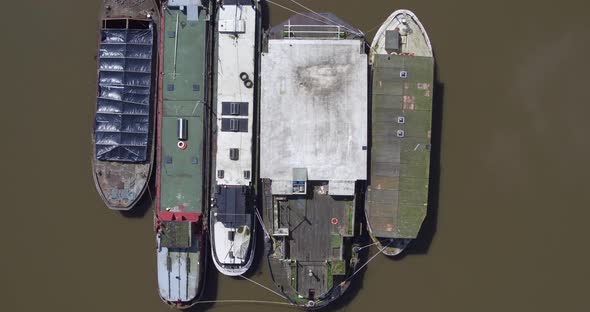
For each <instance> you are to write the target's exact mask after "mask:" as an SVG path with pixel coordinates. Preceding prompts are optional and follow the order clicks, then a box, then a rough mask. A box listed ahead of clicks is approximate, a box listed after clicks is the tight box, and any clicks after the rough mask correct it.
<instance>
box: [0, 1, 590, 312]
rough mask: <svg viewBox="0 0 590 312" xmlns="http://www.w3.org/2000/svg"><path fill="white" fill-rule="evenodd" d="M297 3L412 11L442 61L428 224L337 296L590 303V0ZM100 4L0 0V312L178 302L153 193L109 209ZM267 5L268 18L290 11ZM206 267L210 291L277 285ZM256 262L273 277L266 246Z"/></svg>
mask: <svg viewBox="0 0 590 312" xmlns="http://www.w3.org/2000/svg"><path fill="white" fill-rule="evenodd" d="M274 1H275V2H277V3H281V4H284V5H287V6H289V7H291V8H293V9H295V10H297V11H302V9H301V8H298V7H297V6H296V5H295V4H293V3H291V2H290V1H287V0H274ZM301 3H303V4H305V5H306V6H308V7H310V8H312V9H314V10H316V11H319V12H321V11H331V12H333V13H335V14H336V15H338V16H339V17H341V18H342V19H344V20H345V21H347V22H349V23H351V24H352V25H355V26H357V27H358V28H360V29H362V30H363V31H365V32H367V36H368V38H369V40H371V39H372V36H373V35H374V33H375V31H376V28H375V27H377V26H379V25H380V24H381V23H382V22H383V21H384V20H385V18H386V17H387V16H388V15H389V14H390V13H391V12H393V11H394V10H396V9H398V8H407V9H411V10H413V11H414V12H415V13H416V14H417V15H418V17H419V18H420V19H421V21H422V23H423V24H424V25H425V27H426V28H427V30H428V33H429V35H430V38H431V40H432V44H433V46H434V50H435V56H436V63H437V77H436V79H437V81H438V84H437V89H436V90H435V98H436V102H435V105H436V107H437V108H436V109H437V110H438V114H437V115H438V120H437V121H435V127H434V129H435V130H437V131H438V133H439V134H440V138H441V140H440V141H441V144H440V146H441V148H440V153H439V154H440V155H438V156H437V158H439V159H438V160H435V161H437V162H438V163H439V164H440V165H439V166H438V167H439V168H438V170H436V171H438V172H435V174H436V175H437V176H438V178H436V179H435V180H437V182H438V183H437V185H438V186H437V189H438V192H436V193H437V194H436V196H435V197H434V199H435V200H434V201H433V202H434V203H433V205H432V206H431V207H430V212H429V213H430V215H429V218H428V220H427V222H426V224H425V228H424V230H423V231H422V233H421V237H420V239H419V240H418V241H417V242H416V243H415V244H414V246H413V247H412V248H411V249H410V250H409V252H408V253H407V254H406V255H405V256H404V257H402V258H399V259H388V258H386V257H385V256H381V255H380V256H378V257H376V258H375V260H373V261H372V262H371V263H370V264H369V265H368V267H367V269H366V270H364V271H363V273H362V274H360V275H358V276H357V279H356V280H355V281H354V283H353V286H352V291H350V292H349V293H347V294H346V295H345V296H344V298H342V300H340V301H339V302H337V303H335V304H334V305H333V306H332V307H331V308H329V309H328V310H329V311H405V312H407V311H588V310H589V309H590V303H589V302H588V292H589V291H590V284H589V282H590V248H588V240H587V239H588V238H589V237H590V235H589V234H588V228H589V226H588V221H589V220H590V204H589V203H590V191H589V189H590V181H589V180H588V177H589V176H590V163H589V161H590V140H589V139H588V138H587V137H586V135H588V134H589V133H590V122H589V121H588V119H589V118H590V102H589V101H588V96H587V95H588V90H589V89H590V84H589V83H590V79H589V78H588V72H590V65H589V64H590V62H589V61H588V56H589V55H590V53H589V50H590V35H589V33H590V19H588V13H587V12H588V11H587V10H588V8H589V7H590V6H589V5H587V4H585V3H586V1H581V0H580V1H573V0H563V1H543V0H536V1H532V0H521V1H472V0H456V1H455V0H448V1H426V0H420V1H391V0H390V1H384V0H379V1H376V0H375V1H374V0H366V1H350V0H316V1H309V0H308V1H303V0H301ZM99 4H100V2H99V1H98V0H85V1H73V0H69V1H68V0H54V1H40V0H35V1H32V0H25V1H6V2H5V3H3V7H4V10H3V11H4V16H3V17H2V19H1V22H0V23H1V24H0V25H1V26H2V27H1V28H0V29H2V34H3V36H2V42H3V44H2V47H1V49H0V53H1V54H2V58H1V59H2V61H3V62H2V63H3V66H2V71H3V73H2V76H1V77H2V78H1V79H2V83H1V86H2V94H3V99H2V107H3V109H4V111H3V112H2V114H1V115H2V117H1V120H2V123H1V131H0V133H1V141H0V142H1V143H2V146H3V148H2V161H1V162H0V166H1V167H0V168H1V171H0V172H1V173H2V177H3V187H2V198H3V204H2V209H3V210H4V212H5V213H4V215H3V217H2V221H3V222H2V226H1V227H0V231H1V232H2V235H1V240H0V243H1V246H2V253H1V254H2V256H1V258H0V270H1V271H0V272H1V275H0V276H1V285H0V288H1V291H0V298H2V299H3V300H2V301H1V303H0V310H1V311H144V312H148V311H170V309H169V308H168V307H167V306H166V305H165V304H164V303H162V302H161V301H160V299H159V297H158V294H157V288H156V287H157V286H156V263H155V259H156V258H155V240H154V233H153V231H152V214H153V211H152V207H151V204H150V200H149V196H147V197H146V200H144V202H143V203H142V205H141V207H140V208H138V210H137V211H136V212H135V213H132V214H126V215H122V214H120V213H118V212H113V211H109V210H108V209H107V208H106V207H105V206H104V205H103V203H102V201H101V199H100V197H99V196H98V194H97V192H96V190H95V187H94V184H93V182H92V178H91V169H90V154H91V150H92V149H91V141H90V129H91V126H92V115H91V114H92V110H93V106H94V95H95V74H96V71H95V70H96V68H95V66H96V64H95V60H94V55H95V53H96V30H97V15H98V10H99ZM269 9H270V11H269V12H270V23H271V24H276V23H279V22H280V21H282V20H283V19H286V18H287V17H288V16H289V15H291V13H290V12H288V11H285V10H284V9H281V8H278V7H276V6H274V5H272V4H271V5H269ZM372 29H373V30H372ZM441 113H442V114H441ZM440 115H442V118H441V117H440ZM437 128H438V129H437ZM435 138H436V133H435ZM374 252H375V250H374V249H373V250H371V252H370V253H371V254H372V253H374ZM209 269H210V272H209V274H208V276H207V279H208V281H207V286H206V287H207V291H206V295H205V298H204V299H205V300H229V299H250V300H263V301H280V300H281V299H280V298H278V297H276V296H275V295H274V294H272V293H270V292H268V291H266V290H264V289H262V288H261V287H258V286H256V285H254V284H252V283H250V282H248V281H246V280H239V279H232V278H227V277H225V276H221V275H220V274H217V273H216V271H215V269H214V267H213V266H211V267H210V268H209ZM250 277H251V278H252V279H254V280H256V281H257V282H259V283H262V284H264V285H267V286H269V287H273V285H272V283H271V280H270V277H269V274H268V269H267V267H266V264H265V263H264V262H263V261H260V262H259V263H258V264H257V266H256V269H255V270H253V272H252V274H251V275H250ZM200 310H207V311H215V312H217V311H219V312H221V311H259V312H262V311H295V310H294V309H293V308H289V307H284V306H280V305H270V304H252V303H249V304H244V303H217V304H207V305H200V306H197V309H195V311H200Z"/></svg>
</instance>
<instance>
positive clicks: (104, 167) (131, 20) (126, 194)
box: [92, 0, 160, 210]
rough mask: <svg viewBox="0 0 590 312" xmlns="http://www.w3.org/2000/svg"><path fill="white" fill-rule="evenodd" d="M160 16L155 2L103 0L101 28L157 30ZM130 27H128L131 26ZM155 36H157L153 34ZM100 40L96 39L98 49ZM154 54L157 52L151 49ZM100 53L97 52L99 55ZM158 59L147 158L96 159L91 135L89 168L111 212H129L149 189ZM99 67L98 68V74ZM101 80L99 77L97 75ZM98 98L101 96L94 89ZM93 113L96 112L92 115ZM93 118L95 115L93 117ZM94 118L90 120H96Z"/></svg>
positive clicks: (153, 70) (152, 159)
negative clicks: (147, 26) (144, 27)
mask: <svg viewBox="0 0 590 312" xmlns="http://www.w3.org/2000/svg"><path fill="white" fill-rule="evenodd" d="M159 17H160V15H159V10H158V7H157V4H156V2H155V0H145V1H141V2H132V1H114V0H104V1H103V3H102V7H101V18H100V27H101V29H108V28H107V27H110V26H109V25H114V24H117V25H118V26H117V27H122V28H123V27H124V28H128V27H134V26H133V25H134V24H137V25H139V27H141V26H143V25H147V24H149V23H153V25H155V26H154V27H155V28H156V29H157V25H158V24H159V22H160V18H159ZM130 24H131V26H130ZM155 36H157V34H155ZM101 40H102V38H99V47H100V42H101ZM152 53H153V54H156V50H155V49H153V50H152ZM99 54H100V53H99ZM157 63H158V62H157V57H153V62H152V65H151V67H152V74H151V82H150V84H151V85H152V88H151V90H152V92H151V94H150V95H149V107H148V108H147V110H148V111H149V116H150V117H149V125H150V126H149V134H148V142H147V146H148V150H147V153H146V154H147V157H146V159H145V160H144V161H140V162H121V161H108V160H99V159H97V156H96V155H97V147H96V143H97V140H96V135H95V132H94V131H95V129H96V128H95V129H93V133H92V143H93V144H92V145H93V154H92V167H93V170H92V172H93V180H94V183H95V185H96V188H97V191H98V193H99V195H100V196H101V198H102V199H103V201H104V202H105V204H106V205H107V207H109V208H110V209H113V210H129V209H131V208H133V206H134V205H135V204H136V203H137V202H138V201H139V200H140V198H141V197H142V195H143V194H144V193H145V191H146V189H147V188H148V182H149V179H150V176H151V173H152V169H153V161H154V152H155V144H154V138H155V131H154V127H155V118H156V114H155V108H154V107H155V102H156V97H157V94H156V92H155V89H156V85H157V78H158V77H157V75H156V74H155V69H156V68H157V66H158V65H157ZM100 66H101V64H98V65H97V68H98V69H99V73H100V68H101V67H100ZM99 81H100V76H99ZM97 96H99V97H100V96H101V94H100V92H98V90H97ZM94 113H96V111H95V112H94ZM94 117H95V118H96V116H94ZM95 118H93V120H94V119H95Z"/></svg>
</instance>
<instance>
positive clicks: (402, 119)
mask: <svg viewBox="0 0 590 312" xmlns="http://www.w3.org/2000/svg"><path fill="white" fill-rule="evenodd" d="M397 123H400V124H404V123H406V117H404V116H399V117H397Z"/></svg>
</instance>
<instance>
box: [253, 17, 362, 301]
mask: <svg viewBox="0 0 590 312" xmlns="http://www.w3.org/2000/svg"><path fill="white" fill-rule="evenodd" d="M262 49H263V52H262V55H261V82H260V85H261V100H260V179H261V184H262V192H263V194H262V196H261V197H262V206H263V215H264V224H265V227H264V228H265V232H266V233H268V235H267V236H268V237H267V238H268V239H267V244H268V245H267V248H266V250H268V263H269V266H270V272H271V276H272V278H273V281H274V283H275V284H276V286H277V288H278V290H279V291H280V292H281V293H282V294H283V295H284V296H285V298H286V299H288V300H290V301H291V302H292V303H293V304H295V305H297V306H300V307H303V308H306V309H317V308H321V307H324V306H326V305H328V304H329V303H330V302H333V301H334V300H336V299H337V298H339V297H340V296H342V294H343V293H344V292H345V291H346V290H347V289H348V287H349V285H350V283H351V281H352V277H353V276H354V273H355V271H356V269H357V265H358V263H359V255H358V250H359V249H358V248H355V247H357V246H358V244H359V238H360V226H359V222H357V221H356V220H357V211H359V212H361V210H360V209H361V208H360V207H361V206H360V205H361V204H362V203H363V198H364V197H363V192H364V190H365V187H366V186H365V181H366V179H367V140H368V139H367V118H368V92H367V89H368V81H367V80H368V75H367V74H368V73H367V54H366V53H365V41H364V35H363V34H362V32H361V31H359V30H358V29H355V28H354V27H352V26H350V25H348V24H346V23H345V22H344V21H342V20H340V19H339V18H338V17H336V16H334V15H333V14H329V13H323V14H319V13H318V14H315V15H295V16H293V17H291V18H290V19H289V20H288V21H286V22H284V23H282V24H280V25H278V26H275V27H273V28H272V29H271V30H270V33H269V34H268V36H267V38H266V39H265V42H264V43H263V48H262Z"/></svg>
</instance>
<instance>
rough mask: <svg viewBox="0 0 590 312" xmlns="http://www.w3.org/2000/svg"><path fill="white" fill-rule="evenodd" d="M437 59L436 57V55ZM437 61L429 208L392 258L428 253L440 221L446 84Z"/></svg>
mask: <svg viewBox="0 0 590 312" xmlns="http://www.w3.org/2000/svg"><path fill="white" fill-rule="evenodd" d="M435 59H436V57H435ZM437 67H438V66H437V63H436V62H435V63H434V88H433V99H432V131H431V152H430V181H429V187H428V208H427V210H426V218H425V220H424V223H422V227H421V228H420V232H419V233H418V238H417V239H415V240H413V241H412V242H411V243H410V245H409V246H408V247H407V248H406V250H404V251H403V252H402V253H401V254H400V255H398V256H395V257H389V258H390V259H392V260H401V259H403V258H404V257H405V256H406V255H413V254H427V253H428V249H429V248H430V244H431V243H432V239H433V238H434V235H435V234H436V227H437V221H438V205H439V201H438V200H439V189H440V152H441V143H442V125H443V108H444V107H443V101H444V84H443V83H442V82H441V81H440V80H439V79H438V72H437Z"/></svg>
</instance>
